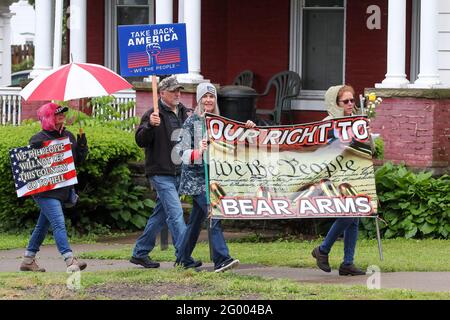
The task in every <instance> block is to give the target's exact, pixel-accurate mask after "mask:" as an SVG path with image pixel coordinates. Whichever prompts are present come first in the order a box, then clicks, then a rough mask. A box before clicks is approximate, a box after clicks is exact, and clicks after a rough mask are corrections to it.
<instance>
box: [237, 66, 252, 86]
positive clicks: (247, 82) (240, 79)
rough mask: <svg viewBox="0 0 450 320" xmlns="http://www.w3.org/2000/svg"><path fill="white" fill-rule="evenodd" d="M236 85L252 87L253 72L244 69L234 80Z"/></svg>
mask: <svg viewBox="0 0 450 320" xmlns="http://www.w3.org/2000/svg"><path fill="white" fill-rule="evenodd" d="M233 85H234V86H246V87H250V88H251V87H252V85H253V72H252V71H250V70H244V71H242V72H241V73H239V74H238V75H237V76H236V78H234V80H233Z"/></svg>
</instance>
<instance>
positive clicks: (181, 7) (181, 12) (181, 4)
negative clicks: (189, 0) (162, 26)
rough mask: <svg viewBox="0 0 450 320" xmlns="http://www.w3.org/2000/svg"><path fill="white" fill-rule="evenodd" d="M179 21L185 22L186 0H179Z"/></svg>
mask: <svg viewBox="0 0 450 320" xmlns="http://www.w3.org/2000/svg"><path fill="white" fill-rule="evenodd" d="M178 23H184V0H178Z"/></svg>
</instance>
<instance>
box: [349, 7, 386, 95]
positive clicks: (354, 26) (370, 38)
mask: <svg viewBox="0 0 450 320" xmlns="http://www.w3.org/2000/svg"><path fill="white" fill-rule="evenodd" d="M372 4H376V5H378V6H380V9H381V29H380V30H377V29H374V30H369V29H368V28H367V26H366V20H367V18H368V17H369V15H368V14H367V13H366V10H367V7H368V6H370V5H372ZM387 5H388V1H387V0H379V1H373V0H348V1H347V25H346V54H345V82H346V83H348V84H351V85H352V86H353V87H354V88H355V91H356V92H357V94H359V93H363V92H364V88H373V87H374V85H375V83H377V82H381V81H382V80H383V79H384V78H385V74H386V68H387V11H388V8H387Z"/></svg>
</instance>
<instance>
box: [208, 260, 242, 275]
mask: <svg viewBox="0 0 450 320" xmlns="http://www.w3.org/2000/svg"><path fill="white" fill-rule="evenodd" d="M238 265H239V260H237V259H233V258H231V259H228V260H226V261H225V262H222V264H220V265H218V266H217V267H214V272H224V271H227V270H229V269H233V268H236V267H237V266H238Z"/></svg>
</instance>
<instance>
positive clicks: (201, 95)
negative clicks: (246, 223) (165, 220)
mask: <svg viewBox="0 0 450 320" xmlns="http://www.w3.org/2000/svg"><path fill="white" fill-rule="evenodd" d="M205 112H208V113H213V114H217V115H218V114H219V107H218V105H217V92H216V88H215V87H214V86H213V85H212V84H210V83H200V84H199V85H198V86H197V107H196V109H195V111H194V114H192V115H191V116H190V117H189V118H188V119H187V120H186V122H185V123H184V124H183V130H182V132H181V135H180V141H179V143H178V145H177V148H178V152H179V154H180V156H181V158H182V161H183V164H182V173H181V182H180V189H179V193H180V194H184V195H191V196H192V197H193V207H192V212H191V214H190V217H189V222H188V224H187V228H186V231H185V233H184V234H183V236H182V239H181V244H180V249H179V254H178V256H177V261H176V264H179V265H181V266H183V267H184V268H189V267H190V265H189V258H190V256H191V254H192V252H193V251H194V248H195V245H196V243H197V240H198V237H199V235H200V230H201V225H202V222H203V221H204V220H205V219H206V218H207V216H208V205H207V201H206V179H205V165H204V162H203V153H204V151H205V150H206V149H207V141H206V139H205V138H204V132H203V131H204V129H203V126H204V124H203V122H204V114H205ZM255 126H256V125H255V123H253V122H252V121H250V120H249V121H247V123H246V127H247V128H253V127H255ZM210 232H211V233H210V234H211V239H210V241H211V247H212V251H213V262H214V272H223V271H226V270H228V269H231V268H234V267H236V266H237V265H238V264H239V260H237V259H233V258H232V257H231V256H230V254H229V251H228V247H227V244H226V242H225V238H224V236H223V232H222V227H221V222H220V219H213V220H212V224H211V230H210Z"/></svg>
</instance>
